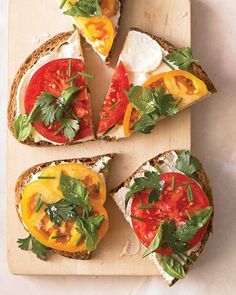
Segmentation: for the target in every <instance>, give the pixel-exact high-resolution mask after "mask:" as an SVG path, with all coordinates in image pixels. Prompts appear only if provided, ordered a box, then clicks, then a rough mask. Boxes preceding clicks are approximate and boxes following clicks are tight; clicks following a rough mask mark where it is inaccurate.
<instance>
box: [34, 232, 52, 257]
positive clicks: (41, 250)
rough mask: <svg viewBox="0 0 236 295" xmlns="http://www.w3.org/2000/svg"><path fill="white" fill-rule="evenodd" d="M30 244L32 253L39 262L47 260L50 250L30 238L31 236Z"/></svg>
mask: <svg viewBox="0 0 236 295" xmlns="http://www.w3.org/2000/svg"><path fill="white" fill-rule="evenodd" d="M31 243H32V251H33V252H34V253H35V254H36V256H37V257H38V258H39V259H41V260H44V261H45V260H47V258H48V250H50V248H48V247H46V246H44V245H43V244H41V243H40V242H38V241H37V240H36V239H35V238H34V237H32V236H31Z"/></svg>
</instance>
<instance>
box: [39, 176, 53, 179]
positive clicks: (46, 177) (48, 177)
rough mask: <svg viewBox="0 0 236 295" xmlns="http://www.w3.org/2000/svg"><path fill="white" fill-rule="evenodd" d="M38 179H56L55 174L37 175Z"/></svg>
mask: <svg viewBox="0 0 236 295" xmlns="http://www.w3.org/2000/svg"><path fill="white" fill-rule="evenodd" d="M38 179H56V177H55V176H39V177H38Z"/></svg>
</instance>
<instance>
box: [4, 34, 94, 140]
mask: <svg viewBox="0 0 236 295" xmlns="http://www.w3.org/2000/svg"><path fill="white" fill-rule="evenodd" d="M87 78H93V76H91V75H89V74H87V73H86V72H85V65H84V59H83V54H82V49H81V45H80V36H79V33H78V31H74V32H73V31H71V32H67V33H61V34H58V35H56V36H55V37H53V38H52V39H50V40H48V41H47V42H46V43H44V44H43V45H41V46H40V47H39V48H38V49H37V50H35V51H34V52H33V53H32V54H31V55H30V56H29V57H28V58H27V59H26V60H25V62H24V63H23V65H22V66H21V68H20V69H19V71H18V72H17V74H16V76H15V79H14V81H13V84H12V88H11V92H10V101H9V105H8V126H9V128H10V130H11V131H12V133H13V134H14V136H15V137H16V138H17V140H18V141H20V142H22V143H25V144H28V145H31V146H50V145H51V146H52V145H64V144H70V143H80V142H85V141H88V140H93V139H94V132H93V121H92V111H91V103H90V97H89V93H88V89H87V85H86V79H87Z"/></svg>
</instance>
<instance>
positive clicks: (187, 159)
mask: <svg viewBox="0 0 236 295" xmlns="http://www.w3.org/2000/svg"><path fill="white" fill-rule="evenodd" d="M201 167H202V165H201V163H200V162H199V160H198V159H197V158H195V157H193V156H191V155H190V153H189V151H182V152H181V153H179V154H178V159H177V161H176V168H177V169H178V170H180V171H182V172H183V173H184V174H186V175H188V176H190V177H191V176H192V175H193V174H194V173H195V172H196V171H197V170H199V169H201Z"/></svg>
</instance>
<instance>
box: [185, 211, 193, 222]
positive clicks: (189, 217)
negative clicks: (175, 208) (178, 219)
mask: <svg viewBox="0 0 236 295" xmlns="http://www.w3.org/2000/svg"><path fill="white" fill-rule="evenodd" d="M185 213H186V215H187V216H188V219H189V220H191V219H192V218H191V216H190V214H189V212H188V210H187V209H186V210H185Z"/></svg>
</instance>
